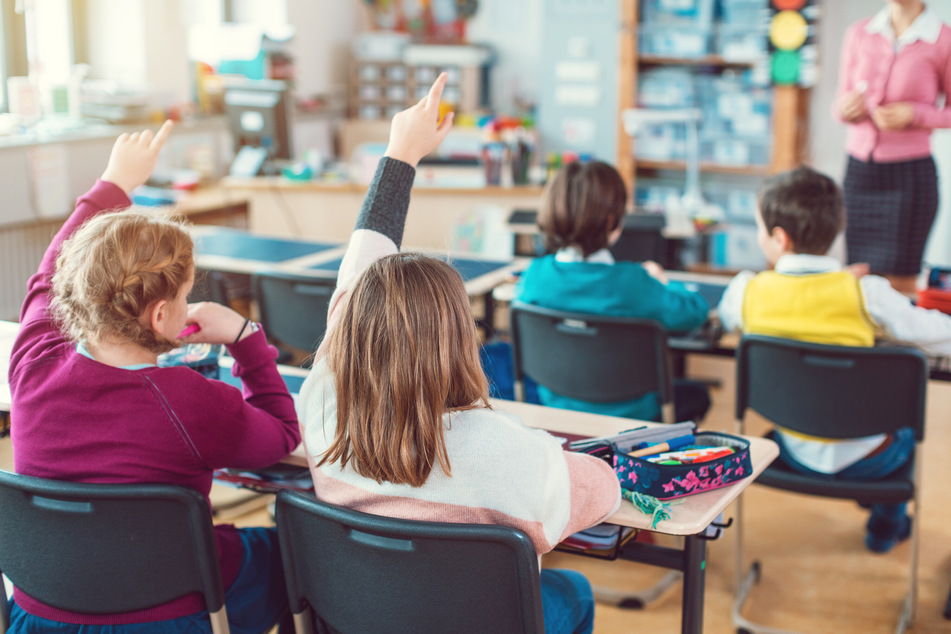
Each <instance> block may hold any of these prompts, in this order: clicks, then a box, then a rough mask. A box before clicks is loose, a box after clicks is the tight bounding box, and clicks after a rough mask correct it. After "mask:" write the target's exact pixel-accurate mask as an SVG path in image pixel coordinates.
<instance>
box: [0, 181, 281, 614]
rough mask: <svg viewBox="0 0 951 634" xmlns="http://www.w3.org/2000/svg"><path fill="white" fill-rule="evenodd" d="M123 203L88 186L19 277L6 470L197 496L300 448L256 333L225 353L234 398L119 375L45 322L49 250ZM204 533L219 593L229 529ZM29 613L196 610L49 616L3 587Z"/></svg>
mask: <svg viewBox="0 0 951 634" xmlns="http://www.w3.org/2000/svg"><path fill="white" fill-rule="evenodd" d="M129 204H130V202H129V199H128V197H127V196H126V195H125V193H124V192H123V191H122V190H121V189H119V188H118V187H116V186H115V185H113V184H111V183H107V182H103V181H99V182H97V183H96V185H95V186H94V187H93V188H92V189H91V190H90V191H89V192H87V193H86V194H85V195H84V196H83V197H81V198H80V199H79V201H78V203H77V205H76V210H75V211H74V212H73V214H72V216H70V218H69V219H68V220H67V221H66V223H65V224H64V225H63V228H62V229H61V230H60V231H59V233H57V234H56V236H55V237H54V238H53V241H52V243H51V244H50V246H49V248H48V249H47V251H46V255H45V256H44V257H43V261H42V263H41V264H40V268H39V271H37V273H36V275H34V276H33V277H32V278H30V281H29V283H28V288H27V297H26V300H25V301H24V303H23V311H22V313H21V314H20V325H21V327H20V332H19V335H18V336H17V339H16V342H15V344H14V346H13V352H12V355H11V357H10V373H9V376H10V390H11V393H12V396H13V407H12V412H11V416H12V420H14V421H15V423H14V424H13V425H12V428H11V437H12V440H13V457H14V466H15V469H16V471H17V473H22V474H26V475H31V476H37V477H40V478H51V479H57V480H67V481H73V482H107V483H122V482H130V483H163V484H174V485H180V486H185V487H190V488H192V489H195V490H196V491H199V492H200V493H201V494H202V495H204V496H205V497H206V498H207V497H208V493H209V491H210V490H211V481H212V471H213V470H214V469H218V468H224V467H233V468H256V467H265V466H267V465H270V464H273V463H275V462H277V461H278V460H280V459H281V458H283V457H284V456H286V455H287V454H288V453H290V451H291V450H292V449H294V447H296V446H297V444H298V443H299V442H300V428H299V426H298V423H297V414H296V413H295V411H294V402H293V400H292V399H291V396H290V395H289V394H288V392H287V387H286V386H285V384H284V381H283V379H282V378H281V376H280V374H279V373H278V371H277V366H276V365H275V363H274V358H275V356H276V350H274V348H272V347H270V346H268V344H267V342H266V340H265V337H264V333H263V331H260V330H259V331H258V332H257V333H255V334H253V335H251V336H249V337H247V338H246V339H244V340H243V341H241V342H240V343H237V344H234V345H231V346H228V350H229V352H230V353H231V355H232V356H233V357H234V358H235V364H234V370H233V372H234V374H235V376H239V377H241V380H242V383H243V385H244V394H242V393H241V391H240V390H238V389H236V388H234V387H232V386H230V385H228V384H226V383H223V382H221V381H214V380H208V379H206V378H204V377H202V376H201V375H200V374H198V373H197V372H195V371H193V370H191V369H189V368H185V367H172V368H158V367H149V368H144V369H140V370H124V369H121V368H116V367H112V366H108V365H104V364H102V363H99V362H97V361H94V360H92V359H90V358H88V357H85V356H83V355H81V354H79V353H78V352H77V351H76V344H75V342H72V341H69V340H66V339H65V338H64V337H63V335H62V334H61V333H60V331H59V329H58V328H57V326H56V324H54V322H53V321H52V319H51V317H50V311H49V298H50V289H51V283H52V282H51V280H52V275H53V269H54V266H55V261H56V255H57V252H58V251H59V247H60V244H61V243H62V242H63V240H65V239H66V238H67V237H68V236H69V235H70V234H72V233H73V231H75V230H76V229H77V228H78V227H79V226H80V225H81V224H82V223H83V221H85V220H86V219H87V218H90V217H92V216H94V215H96V214H98V213H99V212H101V211H102V210H111V209H116V208H125V207H128V206H129ZM215 533H216V537H217V541H218V553H219V556H220V560H221V573H222V577H223V579H224V583H225V587H228V586H230V585H231V583H232V582H233V581H234V579H235V577H236V576H237V573H238V570H239V568H240V566H241V559H242V555H243V553H242V545H241V541H240V538H239V535H238V533H237V531H236V529H235V528H234V526H231V525H227V526H217V527H216V528H215ZM14 597H15V599H16V602H17V603H18V604H19V605H20V606H21V607H22V608H23V609H24V610H25V611H27V612H28V613H30V614H33V615H36V616H40V617H43V618H48V619H52V620H56V621H64V622H70V623H100V624H113V623H137V622H146V621H156V620H164V619H170V618H175V617H179V616H184V615H187V614H193V613H196V612H200V611H202V610H203V609H204V605H203V603H202V601H201V599H200V597H199V596H198V595H190V596H187V597H183V598H180V599H177V600H175V601H172V602H170V603H166V604H164V605H162V606H158V607H155V608H152V609H149V610H142V611H139V612H134V613H129V614H121V615H107V616H99V617H96V616H93V615H82V614H73V613H70V612H65V611H63V610H58V609H56V608H53V607H51V606H47V605H45V604H42V603H40V602H38V601H36V600H34V599H32V598H31V597H29V596H27V595H26V594H25V593H23V592H20V591H18V590H15V591H14Z"/></svg>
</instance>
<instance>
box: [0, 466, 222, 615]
mask: <svg viewBox="0 0 951 634" xmlns="http://www.w3.org/2000/svg"><path fill="white" fill-rule="evenodd" d="M0 509H3V511H2V512H0V572H2V573H3V574H5V575H6V576H7V577H8V578H9V579H10V581H11V582H12V583H13V584H14V585H15V586H16V587H17V588H19V589H20V590H22V591H23V592H25V593H26V594H28V595H30V596H31V597H33V598H35V599H37V600H38V601H42V602H43V603H46V604H47V605H51V606H53V607H56V608H59V609H61V610H67V611H70V612H80V613H83V614H113V613H121V612H131V611H134V610H142V609H145V608H150V607H154V606H157V605H161V604H163V603H166V602H168V601H171V600H174V599H177V598H180V597H183V596H185V595H188V594H192V593H200V594H201V595H202V596H203V597H204V604H205V608H206V609H207V610H208V612H209V613H210V614H211V622H212V627H213V629H214V631H215V632H225V633H226V632H228V622H227V616H226V614H225V608H224V587H223V585H222V581H221V569H220V566H219V563H218V549H217V546H216V543H215V535H214V527H213V525H212V521H211V511H210V509H209V508H208V503H207V501H206V500H205V498H204V497H203V496H202V495H201V494H200V493H198V492H197V491H194V490H192V489H188V488H184V487H178V486H170V485H158V484H86V483H76V482H59V481H55V480H45V479H42V478H34V477H31V476H25V475H19V474H15V473H10V472H8V471H0ZM5 609H6V603H5V602H4V610H5ZM4 616H7V615H6V614H5V615H4ZM7 622H8V621H6V620H5V622H4V624H3V625H4V631H5V629H6V623H7Z"/></svg>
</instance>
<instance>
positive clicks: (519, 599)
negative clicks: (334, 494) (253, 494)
mask: <svg viewBox="0 0 951 634" xmlns="http://www.w3.org/2000/svg"><path fill="white" fill-rule="evenodd" d="M276 516H277V529H278V534H279V536H280V543H281V556H282V558H283V561H284V574H285V576H286V578H287V590H288V597H289V598H290V604H291V611H292V612H293V613H294V625H295V627H296V629H297V632H298V634H309V633H310V632H312V631H313V620H314V618H316V621H317V624H318V629H319V631H321V632H324V631H328V632H389V633H391V634H401V633H406V634H410V633H412V634H415V633H417V632H446V633H449V632H452V633H453V634H467V633H472V634H476V633H478V634H484V633H486V632H511V633H512V634H515V633H518V632H524V633H526V634H540V633H541V632H544V630H545V627H544V620H543V616H542V603H541V588H540V586H539V580H538V579H539V571H538V556H537V554H536V553H535V548H534V546H533V545H532V542H531V540H530V539H529V538H528V536H527V535H525V534H524V533H522V532H521V531H518V530H516V529H514V528H509V527H506V526H493V525H487V524H451V523H443V522H418V521H411V520H403V519H393V518H389V517H381V516H379V515H369V514H367V513H360V512H358V511H352V510H349V509H345V508H342V507H339V506H334V505H332V504H327V503H325V502H321V501H319V500H317V499H315V498H314V495H313V494H312V493H306V494H305V493H299V492H293V491H281V492H280V493H278V495H277V513H276Z"/></svg>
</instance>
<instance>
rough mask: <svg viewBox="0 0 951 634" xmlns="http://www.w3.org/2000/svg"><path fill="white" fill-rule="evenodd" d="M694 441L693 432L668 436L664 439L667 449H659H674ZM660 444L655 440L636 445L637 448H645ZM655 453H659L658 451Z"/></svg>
mask: <svg viewBox="0 0 951 634" xmlns="http://www.w3.org/2000/svg"><path fill="white" fill-rule="evenodd" d="M693 441H694V437H693V434H684V435H683V436H677V437H675V438H670V439H668V440H667V441H666V445H667V447H668V448H667V449H666V450H661V451H669V450H671V449H676V448H678V447H683V446H684V445H689V444H691V443H692V442H693ZM659 446H660V444H659V443H657V442H650V441H648V442H642V443H641V444H639V445H638V446H637V448H638V449H647V448H648V447H658V448H659ZM657 453H660V451H658V452H657Z"/></svg>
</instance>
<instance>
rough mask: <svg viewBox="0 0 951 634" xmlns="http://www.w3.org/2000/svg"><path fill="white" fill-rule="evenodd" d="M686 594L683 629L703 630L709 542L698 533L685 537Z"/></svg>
mask: <svg viewBox="0 0 951 634" xmlns="http://www.w3.org/2000/svg"><path fill="white" fill-rule="evenodd" d="M683 557H684V568H683V570H684V596H683V614H682V615H681V631H682V632H683V633H684V634H694V633H699V632H702V631H703V591H704V585H705V583H706V575H707V572H706V569H707V542H706V540H704V539H702V538H701V537H699V536H697V535H689V536H688V537H686V538H684V551H683Z"/></svg>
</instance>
